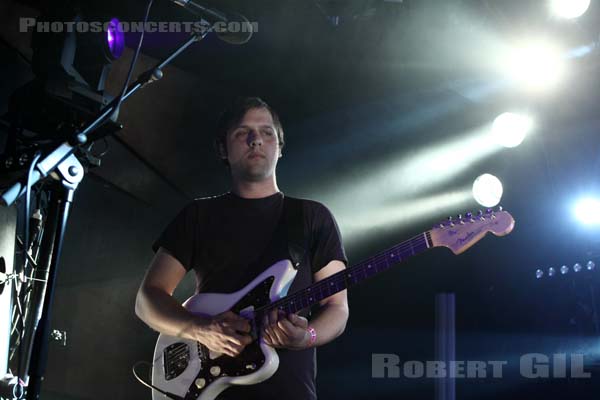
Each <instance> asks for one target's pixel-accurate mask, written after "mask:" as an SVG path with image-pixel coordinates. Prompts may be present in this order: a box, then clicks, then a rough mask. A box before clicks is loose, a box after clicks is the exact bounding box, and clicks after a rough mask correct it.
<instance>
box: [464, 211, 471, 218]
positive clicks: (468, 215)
mask: <svg viewBox="0 0 600 400" xmlns="http://www.w3.org/2000/svg"><path fill="white" fill-rule="evenodd" d="M465 217H467V218H473V213H472V212H468V213H466V214H465Z"/></svg>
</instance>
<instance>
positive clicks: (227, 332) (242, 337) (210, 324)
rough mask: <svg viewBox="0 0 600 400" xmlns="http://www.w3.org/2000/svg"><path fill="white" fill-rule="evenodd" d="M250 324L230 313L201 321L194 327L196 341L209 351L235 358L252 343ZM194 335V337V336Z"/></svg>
mask: <svg viewBox="0 0 600 400" xmlns="http://www.w3.org/2000/svg"><path fill="white" fill-rule="evenodd" d="M250 329H251V328H250V323H249V322H248V320H246V319H245V318H242V317H240V316H239V315H237V314H235V313H234V312H232V311H226V312H224V313H222V314H218V315H215V316H214V317H212V318H207V319H203V320H201V321H200V322H199V323H198V325H196V329H195V331H196V332H195V333H196V335H197V337H198V341H199V342H201V343H202V344H204V345H205V346H206V347H208V349H209V350H211V351H214V352H217V353H222V354H226V355H228V356H230V357H235V356H237V355H238V354H240V353H241V352H242V351H243V350H244V348H245V347H246V346H247V345H248V344H250V343H252V341H253V339H252V336H250V335H249V332H250ZM196 335H195V336H196Z"/></svg>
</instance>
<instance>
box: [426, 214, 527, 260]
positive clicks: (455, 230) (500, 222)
mask: <svg viewBox="0 0 600 400" xmlns="http://www.w3.org/2000/svg"><path fill="white" fill-rule="evenodd" d="M514 226H515V220H514V218H513V217H512V215H510V214H509V213H508V212H506V211H503V210H502V207H500V208H499V209H498V210H497V211H493V210H491V209H488V210H487V211H486V212H482V211H479V212H478V213H477V214H472V213H466V214H465V215H464V217H463V216H462V215H459V216H458V217H457V218H456V219H452V217H450V218H448V220H447V221H444V222H442V223H440V224H438V225H436V226H434V227H433V229H431V231H430V234H431V240H432V242H433V245H434V246H444V247H447V248H449V249H450V250H452V252H453V253H454V254H460V253H462V252H463V251H465V250H467V249H468V248H469V247H471V246H473V245H474V244H475V243H477V242H478V241H479V240H480V239H481V238H483V237H484V236H485V234H486V233H488V232H491V233H493V234H494V235H496V236H504V235H508V234H509V233H510V232H511V231H512V230H513V228H514Z"/></svg>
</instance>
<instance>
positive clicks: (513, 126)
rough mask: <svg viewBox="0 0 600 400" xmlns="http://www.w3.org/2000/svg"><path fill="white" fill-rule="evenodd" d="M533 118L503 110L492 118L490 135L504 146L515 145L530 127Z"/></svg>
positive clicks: (518, 143)
mask: <svg viewBox="0 0 600 400" xmlns="http://www.w3.org/2000/svg"><path fill="white" fill-rule="evenodd" d="M532 127H533V120H532V119H531V118H530V117H528V116H526V115H523V114H516V113H511V112H505V113H503V114H500V115H499V116H497V117H496V119H495V120H494V123H493V125H492V135H493V136H494V140H495V141H496V143H498V144H499V145H501V146H504V147H509V148H510V147H517V146H518V145H520V144H521V142H523V139H525V135H527V134H528V133H529V132H530V131H531V128H532Z"/></svg>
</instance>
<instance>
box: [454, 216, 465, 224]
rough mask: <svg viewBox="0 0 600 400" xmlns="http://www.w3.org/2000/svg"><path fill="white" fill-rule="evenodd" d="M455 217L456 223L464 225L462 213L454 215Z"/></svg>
mask: <svg viewBox="0 0 600 400" xmlns="http://www.w3.org/2000/svg"><path fill="white" fill-rule="evenodd" d="M456 219H458V223H459V224H461V225H464V224H465V220H464V219H463V216H462V214H458V215H457V216H456Z"/></svg>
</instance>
